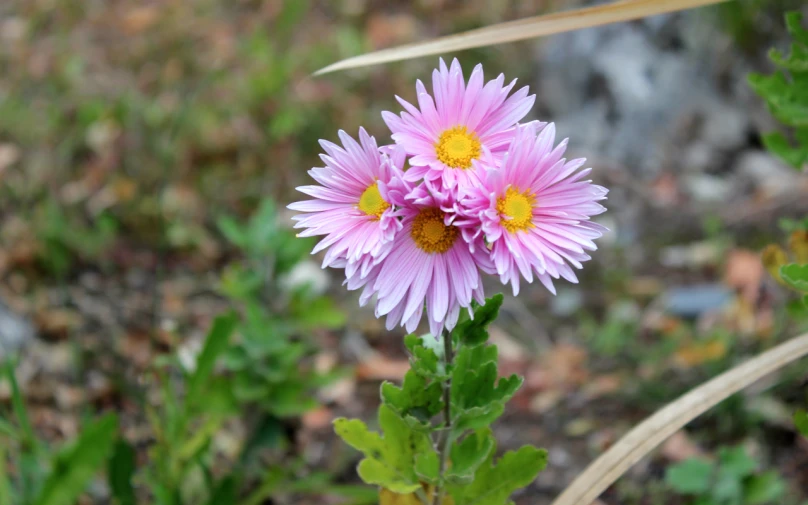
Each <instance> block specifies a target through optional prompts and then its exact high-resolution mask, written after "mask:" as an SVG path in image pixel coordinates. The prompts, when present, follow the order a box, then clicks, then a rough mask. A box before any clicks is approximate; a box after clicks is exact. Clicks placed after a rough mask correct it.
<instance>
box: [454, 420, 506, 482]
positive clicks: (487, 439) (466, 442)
mask: <svg viewBox="0 0 808 505" xmlns="http://www.w3.org/2000/svg"><path fill="white" fill-rule="evenodd" d="M493 449H494V438H493V435H491V430H489V429H481V430H477V431H475V432H474V433H472V434H471V435H469V436H467V437H466V438H464V439H463V441H462V442H460V443H457V444H454V445H453V446H452V449H451V452H450V454H451V456H450V461H451V462H452V466H451V467H450V468H449V470H448V471H447V472H446V478H447V479H448V480H449V482H452V483H454V484H470V483H471V481H472V480H473V479H474V473H475V472H476V471H477V469H478V468H479V467H480V465H482V464H483V463H484V462H485V461H486V460H487V459H488V457H489V455H490V454H491V451H492V450H493Z"/></svg>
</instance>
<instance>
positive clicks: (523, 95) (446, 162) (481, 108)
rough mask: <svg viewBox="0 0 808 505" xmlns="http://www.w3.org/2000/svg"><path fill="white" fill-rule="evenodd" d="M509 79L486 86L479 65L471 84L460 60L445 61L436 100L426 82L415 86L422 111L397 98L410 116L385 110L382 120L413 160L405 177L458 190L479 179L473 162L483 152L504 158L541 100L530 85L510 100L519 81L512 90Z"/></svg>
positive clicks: (435, 77)
mask: <svg viewBox="0 0 808 505" xmlns="http://www.w3.org/2000/svg"><path fill="white" fill-rule="evenodd" d="M504 81H505V77H504V76H503V75H502V74H500V76H499V77H497V78H496V79H495V80H492V81H488V83H486V84H485V85H483V67H482V65H477V66H476V67H474V71H473V72H472V73H471V77H470V78H469V81H468V85H467V84H466V82H465V80H464V78H463V71H462V70H461V68H460V63H458V61H457V60H456V59H455V60H453V61H452V65H451V68H448V69H447V68H446V63H445V62H444V61H443V59H441V60H440V69H436V70H434V71H433V72H432V92H433V95H434V99H433V97H432V96H430V95H429V93H428V92H427V90H426V88H425V87H424V84H423V83H422V82H421V81H420V80H419V81H418V82H417V83H416V86H415V89H416V91H417V93H418V107H417V108H416V107H414V106H413V105H411V104H410V103H408V102H406V101H404V100H403V99H401V98H400V97H398V96H397V97H396V99H397V100H398V101H399V103H400V104H401V105H402V106H403V107H404V109H405V110H406V112H402V113H401V116H400V117H399V116H396V115H395V114H393V113H391V112H386V111H385V112H382V117H383V118H384V121H385V122H386V123H387V126H388V127H389V128H390V130H391V131H392V133H393V140H394V141H395V142H396V144H398V145H400V146H402V147H403V148H404V149H405V150H406V152H407V154H408V155H410V156H412V157H411V158H410V166H411V168H410V169H409V170H407V171H406V172H405V174H404V177H405V178H406V179H407V180H409V181H412V182H416V181H418V180H420V179H422V178H423V179H425V180H427V181H441V184H442V185H443V186H444V187H445V188H448V189H450V190H454V189H455V188H456V187H457V186H458V184H461V185H466V184H470V183H472V182H473V181H475V180H476V175H475V170H474V167H473V164H472V162H473V161H474V160H476V159H479V158H480V156H482V154H483V152H485V151H489V152H490V153H491V155H492V156H493V157H494V159H495V160H500V159H501V158H502V156H503V155H504V153H505V151H506V149H507V147H508V145H509V144H510V142H511V139H512V138H513V132H514V126H515V125H516V123H517V122H519V120H521V119H522V118H523V117H524V116H525V114H527V113H528V111H529V110H530V108H531V107H532V106H533V102H534V100H535V98H536V97H535V96H534V95H530V96H528V94H527V93H528V88H527V86H525V87H523V88H521V89H519V90H518V91H517V92H516V93H514V94H513V95H511V96H510V97H508V93H510V91H511V89H512V88H513V87H514V85H515V84H516V80H514V81H512V82H511V83H510V84H508V85H507V86H504Z"/></svg>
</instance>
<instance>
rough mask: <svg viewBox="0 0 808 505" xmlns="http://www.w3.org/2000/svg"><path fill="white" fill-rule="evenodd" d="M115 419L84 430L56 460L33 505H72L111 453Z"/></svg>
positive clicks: (101, 420)
mask: <svg viewBox="0 0 808 505" xmlns="http://www.w3.org/2000/svg"><path fill="white" fill-rule="evenodd" d="M117 431H118V419H117V418H116V417H115V416H114V415H113V414H108V415H106V416H104V417H102V418H101V419H99V420H98V421H96V422H94V423H92V424H90V425H89V426H87V427H86V428H85V429H84V431H82V433H81V434H80V435H79V437H78V439H77V440H76V441H75V442H74V443H72V444H71V445H70V446H68V447H66V448H65V449H63V450H61V451H60V452H59V454H58V455H57V456H56V460H55V462H54V465H53V470H52V471H51V473H50V475H48V478H47V479H46V480H45V484H44V485H43V486H42V491H41V492H40V493H39V496H38V498H37V499H36V500H35V501H34V504H35V505H73V503H75V501H76V500H77V499H78V497H79V495H80V494H81V493H82V492H83V491H84V489H85V488H86V487H87V485H88V484H89V482H90V479H92V478H93V476H94V475H95V473H96V472H97V471H98V470H99V469H100V468H101V467H102V466H103V465H104V462H105V461H106V460H107V457H109V455H110V453H111V452H112V447H113V444H114V443H115V438H116V435H117Z"/></svg>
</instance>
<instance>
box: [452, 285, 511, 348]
mask: <svg viewBox="0 0 808 505" xmlns="http://www.w3.org/2000/svg"><path fill="white" fill-rule="evenodd" d="M503 299H504V298H503V296H502V293H497V294H496V295H494V296H492V297H491V298H489V299H488V300H486V302H485V305H483V306H482V307H478V308H476V310H475V311H474V318H472V319H468V320H466V321H464V322H462V323H460V324H458V325H457V329H456V330H455V332H454V335H457V338H458V339H460V342H461V344H463V345H468V346H475V345H480V344H484V343H485V342H486V341H487V340H488V332H487V331H486V330H487V329H488V325H489V324H491V323H492V322H493V321H494V320H495V319H496V318H497V316H498V315H499V308H500V307H502V300H503Z"/></svg>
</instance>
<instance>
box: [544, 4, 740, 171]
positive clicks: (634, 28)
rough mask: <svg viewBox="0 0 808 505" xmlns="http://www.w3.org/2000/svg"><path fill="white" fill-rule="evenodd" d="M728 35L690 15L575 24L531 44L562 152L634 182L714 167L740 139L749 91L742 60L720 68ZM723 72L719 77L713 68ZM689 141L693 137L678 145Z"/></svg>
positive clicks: (719, 167)
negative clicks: (732, 87) (743, 91)
mask: <svg viewBox="0 0 808 505" xmlns="http://www.w3.org/2000/svg"><path fill="white" fill-rule="evenodd" d="M728 40H729V39H728V36H727V35H726V34H725V33H722V32H721V31H720V30H716V29H715V27H714V26H713V25H712V24H711V21H710V20H709V19H705V18H704V17H703V16H699V15H698V14H696V13H684V14H676V15H666V16H656V17H652V18H648V19H646V20H643V21H640V22H635V23H620V24H615V25H609V26H603V27H599V28H594V29H587V30H579V31H575V32H571V33H566V34H562V35H558V36H555V37H552V38H550V39H548V40H547V41H546V42H545V43H544V44H543V45H542V46H541V48H540V51H541V52H542V54H541V55H540V57H539V59H540V61H542V67H541V69H540V75H539V76H538V79H537V88H538V93H537V100H538V105H539V107H540V109H544V110H545V111H546V112H545V114H544V117H541V118H540V119H543V120H550V121H555V122H556V126H557V129H558V135H559V137H560V138H564V137H567V136H569V137H570V149H571V151H573V152H576V153H577V154H579V153H578V151H583V152H586V153H587V154H588V155H589V156H590V157H595V156H596V157H597V159H598V160H599V161H607V160H608V161H609V162H612V163H616V164H618V165H620V166H624V167H626V168H627V169H628V170H630V171H631V172H632V173H633V174H634V175H637V176H639V177H640V178H641V179H645V180H648V179H653V178H654V177H656V176H657V175H658V174H659V173H660V172H662V171H665V170H671V169H673V170H679V169H683V168H690V167H689V166H692V169H694V170H699V171H707V172H711V173H715V172H720V171H722V169H723V168H725V167H722V165H726V161H727V159H728V157H727V155H728V154H730V153H731V152H732V151H733V150H736V149H738V148H742V147H743V146H745V144H746V143H747V142H748V135H747V134H748V132H749V131H750V130H751V119H750V112H749V111H750V109H753V108H754V107H753V106H750V105H749V104H747V103H744V102H745V101H749V100H754V99H755V98H754V97H751V96H750V97H748V98H747V97H736V96H731V95H729V94H728V92H727V90H726V89H722V84H721V82H722V80H723V79H729V80H730V81H731V80H734V79H737V80H745V77H744V76H745V74H746V73H747V72H748V70H749V67H748V65H747V64H746V62H745V61H744V60H743V59H739V60H733V62H734V63H733V65H732V66H726V65H723V64H722V63H721V62H722V61H725V60H726V52H727V51H728V48H731V44H730V43H729V42H728ZM722 73H723V74H722ZM691 143H701V145H700V146H699V147H697V148H694V149H692V150H690V151H688V149H687V146H688V145H689V144H691Z"/></svg>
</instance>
